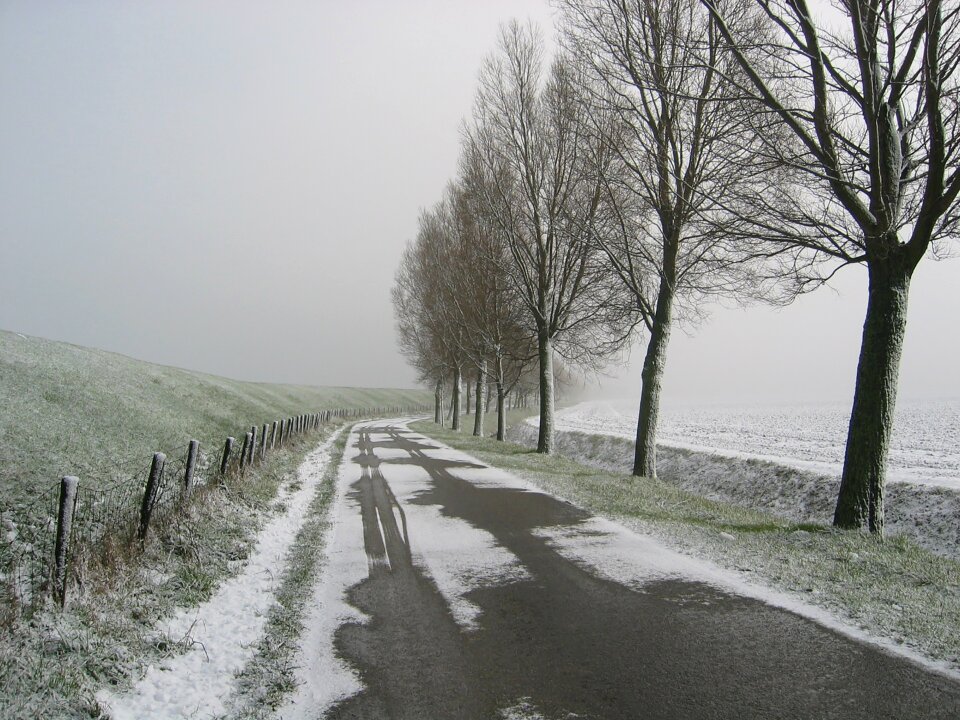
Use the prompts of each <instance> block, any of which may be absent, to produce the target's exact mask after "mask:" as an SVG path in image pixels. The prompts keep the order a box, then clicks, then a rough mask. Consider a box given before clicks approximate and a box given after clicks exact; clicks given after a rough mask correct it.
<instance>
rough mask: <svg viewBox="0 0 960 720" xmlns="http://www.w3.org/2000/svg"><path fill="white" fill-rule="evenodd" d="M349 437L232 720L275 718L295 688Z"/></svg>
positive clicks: (337, 449)
mask: <svg viewBox="0 0 960 720" xmlns="http://www.w3.org/2000/svg"><path fill="white" fill-rule="evenodd" d="M349 435H350V434H349V432H346V431H345V432H343V433H342V434H341V436H340V437H339V438H338V439H337V440H336V442H335V443H334V446H333V448H332V451H331V453H330V459H329V461H328V462H327V466H326V468H325V471H324V476H323V479H322V481H321V482H320V484H319V485H318V487H317V491H316V494H315V495H314V497H313V500H312V502H311V503H310V509H309V512H308V515H307V519H306V521H305V522H304V524H303V527H302V528H301V529H300V532H299V533H298V534H297V538H296V540H295V541H294V544H293V547H292V548H291V549H290V553H289V555H288V560H287V567H286V568H285V570H284V573H283V578H282V581H281V585H280V589H279V591H278V592H277V604H276V605H274V607H273V608H272V610H271V612H270V616H269V618H268V620H267V626H266V631H265V633H264V637H263V639H262V640H261V641H260V643H259V644H258V646H257V650H256V654H255V656H254V658H253V660H252V661H251V662H250V663H248V665H247V667H246V668H244V670H243V672H242V673H241V674H240V676H239V693H238V696H237V697H236V698H234V701H233V704H234V707H233V710H232V712H231V713H230V716H231V717H234V718H265V717H271V716H272V715H273V712H274V711H275V710H276V709H277V707H279V705H280V703H281V702H282V700H283V699H284V697H285V696H286V695H287V694H288V693H290V692H292V691H293V690H294V689H295V687H296V685H295V683H296V667H295V662H296V656H297V648H298V642H299V639H300V635H301V633H302V632H303V629H304V624H303V623H304V616H305V614H306V612H307V609H308V608H307V603H308V602H309V601H310V598H311V597H312V595H313V591H314V587H315V585H316V583H317V582H318V580H319V577H320V570H321V568H322V557H323V555H322V553H323V550H324V542H325V535H326V532H327V529H328V528H329V527H330V517H329V515H330V506H331V503H332V502H333V499H334V497H335V495H336V485H337V483H336V481H337V473H338V471H339V468H340V462H341V460H342V458H343V452H344V448H345V447H346V444H347V441H348V439H349Z"/></svg>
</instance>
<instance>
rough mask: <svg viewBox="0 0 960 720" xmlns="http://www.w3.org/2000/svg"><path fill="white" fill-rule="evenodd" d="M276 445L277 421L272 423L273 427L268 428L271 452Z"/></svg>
mask: <svg viewBox="0 0 960 720" xmlns="http://www.w3.org/2000/svg"><path fill="white" fill-rule="evenodd" d="M276 444H277V421H276V420H274V421H273V425H271V426H270V449H271V450H273V448H274V447H276Z"/></svg>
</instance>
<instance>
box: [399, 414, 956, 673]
mask: <svg viewBox="0 0 960 720" xmlns="http://www.w3.org/2000/svg"><path fill="white" fill-rule="evenodd" d="M411 428H412V429H414V430H416V431H417V432H421V433H423V434H425V435H428V436H431V437H435V438H436V439H437V440H440V441H442V442H444V443H447V444H449V445H452V446H453V447H456V448H458V449H460V450H464V451H466V452H468V453H470V454H471V455H473V456H475V457H477V458H478V459H479V460H481V461H483V462H485V463H488V464H490V465H493V466H495V467H499V468H503V469H506V470H510V471H511V472H513V473H515V474H517V475H519V476H520V477H522V478H524V479H526V480H528V481H530V482H532V483H534V484H535V485H537V486H539V487H541V488H543V489H544V490H546V491H548V492H551V493H553V494H555V495H558V496H560V497H563V498H565V499H567V500H569V501H570V502H573V503H575V504H577V505H579V506H581V507H583V508H586V509H588V510H590V511H592V512H594V513H596V514H598V515H601V516H605V517H608V518H610V519H613V520H616V521H618V522H620V523H622V524H624V525H626V526H627V527H630V528H631V529H634V530H637V531H638V532H642V533H646V534H650V535H653V536H655V537H656V538H658V539H660V540H662V541H664V542H665V543H667V544H668V545H669V546H671V547H673V548H674V549H677V550H679V551H681V552H683V553H686V554H689V555H694V556H697V557H703V558H706V559H708V560H710V561H712V562H714V563H716V564H717V565H719V566H720V567H723V568H726V569H729V570H732V571H734V572H737V573H739V574H740V575H741V576H742V577H743V578H745V579H747V580H748V581H751V582H753V583H757V584H760V585H765V586H768V587H772V588H774V589H776V590H780V591H784V592H787V593H789V594H792V595H794V596H797V597H799V598H800V599H802V600H804V601H806V602H808V603H811V604H814V605H818V606H820V607H823V608H825V609H826V610H828V611H830V612H831V613H832V614H834V615H836V616H837V617H839V618H840V619H841V620H844V621H846V622H848V623H850V624H853V625H854V626H856V627H860V628H862V629H864V630H865V631H867V632H868V633H870V634H871V635H874V636H876V637H880V638H885V639H888V640H890V641H892V642H893V643H897V644H904V645H907V646H909V647H911V648H912V649H914V650H916V651H917V652H919V653H921V654H922V655H925V656H926V657H928V658H930V659H932V660H935V661H943V662H945V663H946V664H948V665H950V666H952V667H953V668H955V669H957V668H960V563H958V562H956V561H954V560H951V559H948V558H943V557H938V556H936V555H934V554H932V553H930V552H929V551H927V550H924V549H923V548H921V547H919V546H917V545H915V544H914V543H912V542H911V541H909V540H908V539H906V538H897V539H895V540H892V541H890V540H888V541H886V542H883V541H878V540H876V539H874V538H872V537H869V536H866V535H862V534H859V533H855V532H839V531H835V530H833V529H832V528H830V527H828V526H826V525H820V524H816V523H798V522H793V521H790V520H787V519H784V518H782V517H778V516H776V515H773V514H771V513H768V512H761V511H758V510H752V509H749V508H746V507H742V506H737V505H732V504H729V503H723V502H718V501H714V500H710V499H707V498H704V497H702V496H700V495H697V494H695V493H692V492H690V491H688V490H684V489H682V488H680V487H677V486H676V485H672V484H669V483H666V482H662V481H657V480H649V479H638V478H634V477H632V476H630V475H627V474H623V473H617V472H613V471H609V470H602V469H598V468H595V467H590V466H587V465H583V464H580V463H577V462H573V461H571V460H568V459H566V458H563V457H559V456H556V455H553V456H543V455H538V454H536V453H535V452H533V451H532V450H531V449H530V448H529V447H527V446H523V445H517V444H514V443H511V442H507V443H497V442H496V441H495V440H491V439H489V438H486V439H483V438H474V437H472V436H470V435H469V434H466V433H453V432H451V431H450V430H449V429H440V428H438V427H437V426H436V425H434V424H433V423H432V422H429V421H423V422H419V423H414V424H412V425H411Z"/></svg>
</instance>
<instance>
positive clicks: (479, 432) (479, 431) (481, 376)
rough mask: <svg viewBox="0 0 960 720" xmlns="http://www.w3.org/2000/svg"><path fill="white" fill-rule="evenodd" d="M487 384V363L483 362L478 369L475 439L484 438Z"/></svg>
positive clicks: (474, 422)
mask: <svg viewBox="0 0 960 720" xmlns="http://www.w3.org/2000/svg"><path fill="white" fill-rule="evenodd" d="M486 384H487V361H486V360H481V361H480V367H479V368H478V369H477V399H476V402H475V403H474V405H475V410H476V416H475V417H474V419H473V434H474V437H483V414H484V410H485V409H486V403H484V397H483V391H484V387H485V386H486Z"/></svg>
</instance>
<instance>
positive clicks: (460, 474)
mask: <svg viewBox="0 0 960 720" xmlns="http://www.w3.org/2000/svg"><path fill="white" fill-rule="evenodd" d="M340 483H341V485H342V492H341V494H340V497H339V499H338V503H337V505H338V507H337V508H336V509H335V512H336V513H337V517H338V518H339V520H338V521H337V522H338V527H337V530H336V532H335V533H334V535H333V540H332V547H331V548H330V562H329V568H328V573H327V576H326V577H325V579H324V582H326V583H328V592H339V593H340V594H341V595H342V596H343V597H344V600H345V605H344V607H346V606H349V607H350V608H351V610H352V612H353V615H352V616H351V615H350V614H349V613H346V614H343V615H342V616H341V617H340V618H339V619H338V620H337V621H336V622H334V623H333V624H331V625H330V628H331V634H332V637H331V639H330V643H331V650H332V651H333V652H335V654H336V656H337V660H336V663H337V664H338V665H339V667H340V670H339V672H340V673H341V674H344V673H346V675H347V676H351V677H353V678H354V680H353V681H352V682H353V683H354V687H353V690H357V692H354V693H353V694H350V695H348V696H346V697H340V698H328V699H327V701H325V702H320V703H319V704H317V705H315V706H314V707H306V708H305V707H303V706H302V703H303V702H304V701H303V700H301V707H300V708H299V710H300V712H301V715H302V716H304V717H310V716H320V717H326V718H330V719H331V720H332V719H337V720H340V719H346V718H364V719H365V720H372V719H376V718H410V719H411V720H412V719H416V720H425V719H440V718H444V719H445V718H460V719H465V720H466V719H474V718H475V719H477V720H481V719H482V720H488V719H494V718H505V719H507V718H530V719H538V720H540V719H543V720H547V719H549V720H561V719H568V718H590V719H591V720H594V719H600V718H604V719H610V720H612V719H614V718H631V719H633V718H871V719H872V720H876V719H877V718H912V717H923V718H952V719H954V720H955V719H956V718H957V717H960V682H958V681H957V680H956V679H954V678H951V677H947V676H944V675H942V674H938V673H935V672H932V671H930V670H929V669H926V668H924V667H922V666H920V665H918V664H916V663H914V662H912V661H911V660H909V659H907V658H904V657H901V656H897V655H894V654H892V653H889V652H887V651H885V650H882V649H879V648H878V647H876V646H874V645H871V644H868V643H865V642H862V641H860V640H857V639H854V638H853V637H852V636H850V635H849V634H844V633H840V632H837V631H836V630H833V629H830V628H828V627H825V626H824V625H821V624H818V623H816V622H814V621H812V620H810V619H807V618H805V617H802V616H801V615H799V614H796V613H794V612H790V611H788V610H784V609H781V608H779V607H775V606H773V605H771V604H768V603H765V602H763V601H761V600H759V599H756V598H755V597H749V596H747V595H745V594H741V593H740V592H737V591H736V590H735V589H731V587H733V586H731V587H725V583H724V581H723V578H722V576H721V575H719V574H717V573H716V572H715V571H713V570H711V569H710V568H708V567H706V566H701V565H699V564H698V563H696V562H694V561H690V560H689V559H686V558H682V557H680V556H676V555H673V554H672V553H670V552H669V551H667V550H664V549H662V548H660V547H659V546H657V545H656V544H655V543H653V542H651V541H649V540H646V539H643V538H640V537H638V536H636V535H633V534H632V533H629V532H627V531H625V530H623V529H621V528H619V527H618V526H615V525H613V524H612V523H608V522H606V521H602V520H598V519H597V518H594V517H591V516H590V515H589V514H588V513H586V512H584V511H583V510H581V509H579V508H577V507H574V506H572V505H570V504H568V503H566V502H563V501H560V500H558V499H556V498H554V497H552V496H550V495H546V494H544V493H540V492H537V491H535V490H533V489H531V488H530V487H529V486H527V485H525V484H524V483H523V482H522V481H519V480H517V479H515V478H512V477H511V476H509V475H508V474H506V473H503V472H502V471H499V470H496V469H492V468H486V467H484V466H482V465H480V464H479V463H477V462H476V461H474V460H472V459H471V458H469V457H468V456H466V455H463V454H461V453H459V452H456V451H454V450H451V449H450V448H448V447H446V446H443V445H440V444H439V443H436V442H435V441H432V440H430V439H428V438H425V437H424V436H422V435H417V434H415V433H413V432H412V431H410V430H409V429H408V428H407V427H406V426H405V425H404V424H403V423H401V422H396V423H387V422H384V423H367V424H365V425H360V426H357V427H356V428H355V429H354V431H353V433H352V435H351V437H350V440H349V444H348V446H347V452H346V454H345V462H344V465H343V466H342V472H341V478H340ZM338 583H340V586H341V589H340V590H337V587H338ZM331 588H332V590H331ZM325 667H326V666H325ZM306 672H307V676H308V677H310V672H311V671H310V669H309V668H307V670H306ZM334 675H335V674H333V675H331V673H330V672H329V671H325V672H324V673H320V672H319V671H318V672H317V675H316V676H314V677H310V682H311V683H313V684H315V686H316V687H317V688H320V687H322V686H323V684H324V683H325V682H327V681H328V680H329V682H330V683H332V684H333V685H336V682H335V680H336V678H335V677H334ZM357 680H359V684H358V683H357V682H356V681H357ZM348 685H349V683H348ZM341 694H342V693H341ZM321 695H322V693H321Z"/></svg>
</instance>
